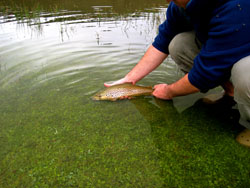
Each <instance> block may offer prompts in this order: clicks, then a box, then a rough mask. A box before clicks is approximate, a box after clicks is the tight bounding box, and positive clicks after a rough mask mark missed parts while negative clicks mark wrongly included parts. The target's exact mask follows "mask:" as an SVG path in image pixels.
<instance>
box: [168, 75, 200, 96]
mask: <svg viewBox="0 0 250 188" xmlns="http://www.w3.org/2000/svg"><path fill="white" fill-rule="evenodd" d="M170 91H171V93H172V96H173V97H176V96H183V95H188V94H191V93H196V92H198V91H200V90H199V89H198V88H196V87H195V86H193V85H192V84H191V83H190V82H189V80H188V74H186V75H185V76H184V77H183V78H181V79H180V80H178V81H177V82H175V83H173V84H171V85H170Z"/></svg>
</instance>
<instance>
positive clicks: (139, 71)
mask: <svg viewBox="0 0 250 188" xmlns="http://www.w3.org/2000/svg"><path fill="white" fill-rule="evenodd" d="M167 56H168V55H167V54H164V53H162V52H161V51H159V50H157V49H156V48H155V47H153V46H152V45H151V46H150V47H149V48H148V50H147V51H146V53H145V55H144V56H143V57H142V59H141V60H140V61H139V62H138V64H137V65H136V66H135V67H134V68H133V69H132V70H131V71H130V72H129V73H128V74H127V75H126V78H127V80H129V81H130V82H132V83H136V82H138V81H139V80H141V79H142V78H144V77H145V76H146V75H148V74H149V73H150V72H152V71H153V70H154V69H155V68H157V67H158V66H159V65H160V64H161V63H162V62H163V61H164V59H166V57H167Z"/></svg>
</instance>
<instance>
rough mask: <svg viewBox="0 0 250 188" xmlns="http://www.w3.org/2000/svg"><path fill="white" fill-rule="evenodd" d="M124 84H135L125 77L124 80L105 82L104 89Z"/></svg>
mask: <svg viewBox="0 0 250 188" xmlns="http://www.w3.org/2000/svg"><path fill="white" fill-rule="evenodd" d="M125 83H132V84H133V85H134V84H135V82H133V81H129V80H128V78H127V77H124V78H122V79H120V80H116V81H111V82H106V83H104V86H105V87H110V86H114V85H118V84H125Z"/></svg>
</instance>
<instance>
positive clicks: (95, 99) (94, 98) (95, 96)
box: [91, 95, 102, 101]
mask: <svg viewBox="0 0 250 188" xmlns="http://www.w3.org/2000/svg"><path fill="white" fill-rule="evenodd" d="M91 98H92V100H94V101H99V100H101V99H102V96H101V95H94V96H92V97H91Z"/></svg>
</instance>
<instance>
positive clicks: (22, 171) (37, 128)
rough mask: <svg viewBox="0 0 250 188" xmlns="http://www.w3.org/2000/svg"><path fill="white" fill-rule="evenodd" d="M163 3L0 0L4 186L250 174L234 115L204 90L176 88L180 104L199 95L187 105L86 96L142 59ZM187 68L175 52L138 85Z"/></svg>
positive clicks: (212, 180) (192, 183)
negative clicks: (207, 101) (186, 93)
mask: <svg viewBox="0 0 250 188" xmlns="http://www.w3.org/2000/svg"><path fill="white" fill-rule="evenodd" d="M166 7H167V5H166V2H165V1H162V0H137V1H134V0H91V1H82V0H71V1H68V0H53V1H49V0H1V1H0V145H1V150H0V166H1V168H0V187H196V186H197V187H216V186H217V187H228V186H234V187H240V185H239V184H238V182H243V184H244V185H249V173H248V172H249V169H250V166H249V164H250V163H249V161H250V159H249V156H250V155H249V152H248V151H246V150H244V149H243V148H241V147H240V146H238V145H237V144H236V143H235V142H234V138H233V137H234V134H235V132H234V131H230V130H229V129H230V128H231V127H232V123H230V122H221V121H220V120H218V119H217V118H214V116H213V115H211V114H206V113H205V112H206V111H204V108H205V107H204V106H202V105H199V103H195V101H196V99H197V98H194V97H192V96H191V97H190V98H184V99H180V98H179V99H177V102H176V101H175V102H176V103H177V104H178V106H180V108H181V110H182V111H183V110H184V109H183V104H184V103H183V101H191V102H192V104H193V103H195V105H193V106H192V107H191V108H189V109H186V110H184V112H183V113H181V114H180V113H178V112H177V110H176V108H175V107H174V106H173V102H172V101H161V100H157V99H154V98H153V97H145V98H137V99H135V100H131V101H129V100H124V101H116V102H109V101H92V100H91V99H90V97H91V96H92V95H93V94H94V93H95V92H97V91H98V90H100V89H102V88H103V82H105V81H110V80H116V79H119V78H121V77H123V76H124V75H125V74H126V73H127V72H128V71H129V70H130V69H131V68H132V67H133V66H134V65H135V64H136V63H137V62H138V60H139V59H140V58H141V57H142V55H143V54H144V52H145V51H146V49H147V47H148V46H149V45H150V44H151V43H152V41H153V39H154V37H155V35H156V33H157V27H158V25H159V24H160V23H161V22H162V21H163V20H164V19H165V11H166ZM180 75H181V73H180V72H178V69H177V67H176V65H175V64H174V63H173V61H172V60H171V59H170V58H168V59H167V60H166V61H165V63H164V64H162V65H161V66H160V67H159V68H158V69H157V70H155V71H154V72H153V73H151V74H150V75H148V76H147V77H146V78H145V79H143V80H142V81H140V84H143V85H154V84H156V83H162V82H167V83H171V82H173V81H175V80H176V79H177V78H178V77H179V76H180ZM187 99H188V100H187ZM211 111H214V110H211ZM222 112H223V113H224V111H222ZM197 114H199V115H197ZM224 116H225V115H224ZM218 151H220V153H219V154H218ZM233 158H235V159H238V160H235V161H232V159H233ZM243 163H244V164H246V165H244V169H243V165H242V164H243ZM238 172H241V173H242V174H241V177H238ZM204 177H205V178H204ZM218 177H219V179H218ZM234 180H235V181H234Z"/></svg>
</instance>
